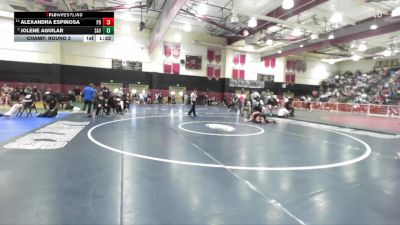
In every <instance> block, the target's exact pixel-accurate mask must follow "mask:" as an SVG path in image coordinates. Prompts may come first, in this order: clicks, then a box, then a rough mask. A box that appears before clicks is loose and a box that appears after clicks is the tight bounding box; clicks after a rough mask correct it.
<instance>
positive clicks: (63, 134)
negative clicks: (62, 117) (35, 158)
mask: <svg viewBox="0 0 400 225" xmlns="http://www.w3.org/2000/svg"><path fill="white" fill-rule="evenodd" d="M88 124H89V122H71V121H58V122H55V123H53V124H50V125H48V126H46V127H44V128H42V129H39V130H37V131H35V132H34V133H31V134H28V135H26V136H24V137H22V138H19V139H17V140H15V141H14V142H11V143H8V144H6V145H5V146H4V148H7V149H28V150H36V149H46V150H47V149H59V148H63V147H64V146H66V145H67V144H68V142H70V141H71V140H72V139H73V138H74V137H75V136H76V135H77V134H78V133H79V132H80V131H81V130H82V129H83V128H85V126H86V125H88Z"/></svg>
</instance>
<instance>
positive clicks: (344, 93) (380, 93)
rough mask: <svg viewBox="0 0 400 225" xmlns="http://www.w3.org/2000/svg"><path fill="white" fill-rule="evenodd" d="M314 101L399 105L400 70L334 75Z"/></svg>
mask: <svg viewBox="0 0 400 225" xmlns="http://www.w3.org/2000/svg"><path fill="white" fill-rule="evenodd" d="M313 95H314V96H313V97H314V100H316V101H320V102H340V103H360V104H369V103H371V104H397V103H398V102H399V100H400V70H389V71H387V70H381V71H371V72H369V73H361V72H359V71H357V72H356V73H354V74H353V73H351V72H345V73H343V74H334V75H332V76H330V77H329V78H328V79H326V80H324V81H322V82H321V85H320V90H319V93H314V94H313Z"/></svg>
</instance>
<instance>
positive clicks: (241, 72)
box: [232, 53, 246, 80]
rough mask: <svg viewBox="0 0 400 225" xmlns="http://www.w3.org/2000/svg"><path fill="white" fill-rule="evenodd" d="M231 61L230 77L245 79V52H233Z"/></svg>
mask: <svg viewBox="0 0 400 225" xmlns="http://www.w3.org/2000/svg"><path fill="white" fill-rule="evenodd" d="M232 62H233V69H232V78H233V79H240V80H245V79H246V71H245V64H246V54H245V53H234V54H233V58H232Z"/></svg>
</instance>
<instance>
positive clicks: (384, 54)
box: [383, 49, 392, 57]
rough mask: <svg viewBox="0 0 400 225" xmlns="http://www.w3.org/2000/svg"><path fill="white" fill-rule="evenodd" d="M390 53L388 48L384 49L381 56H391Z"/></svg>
mask: <svg viewBox="0 0 400 225" xmlns="http://www.w3.org/2000/svg"><path fill="white" fill-rule="evenodd" d="M391 55H392V51H391V50H390V49H386V50H385V51H384V52H383V56H385V57H389V56H391Z"/></svg>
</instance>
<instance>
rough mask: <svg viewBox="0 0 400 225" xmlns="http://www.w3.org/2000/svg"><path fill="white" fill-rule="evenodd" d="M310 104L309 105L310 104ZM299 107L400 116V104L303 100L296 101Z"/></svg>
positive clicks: (294, 103)
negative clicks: (308, 101)
mask: <svg viewBox="0 0 400 225" xmlns="http://www.w3.org/2000/svg"><path fill="white" fill-rule="evenodd" d="M308 104H309V106H308ZM292 105H293V107H294V108H297V109H310V110H323V111H330V112H348V113H358V114H366V115H375V116H386V117H389V116H392V117H400V105H380V104H357V103H337V102H334V103H332V102H310V103H307V102H302V101H294V102H293V104H292Z"/></svg>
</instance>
